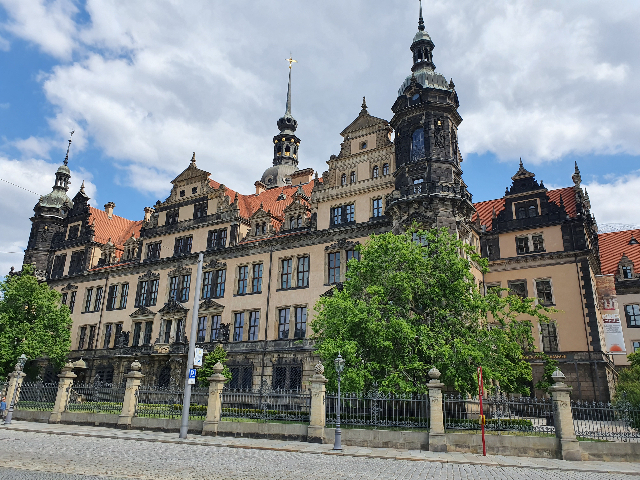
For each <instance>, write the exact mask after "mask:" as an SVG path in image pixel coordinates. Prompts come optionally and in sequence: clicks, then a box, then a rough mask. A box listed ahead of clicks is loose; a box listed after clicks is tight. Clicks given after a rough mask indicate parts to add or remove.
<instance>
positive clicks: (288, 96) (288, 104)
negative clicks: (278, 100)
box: [285, 54, 298, 115]
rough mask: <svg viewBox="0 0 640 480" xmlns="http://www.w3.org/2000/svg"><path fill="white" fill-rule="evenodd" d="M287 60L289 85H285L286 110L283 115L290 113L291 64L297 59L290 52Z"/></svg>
mask: <svg viewBox="0 0 640 480" xmlns="http://www.w3.org/2000/svg"><path fill="white" fill-rule="evenodd" d="M287 62H289V86H288V87H287V111H286V112H285V115H291V65H292V64H294V63H298V61H297V60H294V59H293V57H292V56H291V54H289V58H287Z"/></svg>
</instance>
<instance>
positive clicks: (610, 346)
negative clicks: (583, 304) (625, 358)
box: [602, 313, 627, 355]
mask: <svg viewBox="0 0 640 480" xmlns="http://www.w3.org/2000/svg"><path fill="white" fill-rule="evenodd" d="M602 323H603V324H604V342H605V344H606V346H607V351H608V352H609V353H610V354H612V355H620V354H626V353H627V349H626V348H625V346H624V335H623V334H622V322H621V321H620V315H618V314H617V313H605V314H604V315H602Z"/></svg>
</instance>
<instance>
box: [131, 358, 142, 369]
mask: <svg viewBox="0 0 640 480" xmlns="http://www.w3.org/2000/svg"><path fill="white" fill-rule="evenodd" d="M141 368H142V364H141V363H140V362H139V361H138V360H134V361H133V363H131V371H132V372H139V371H140V369H141Z"/></svg>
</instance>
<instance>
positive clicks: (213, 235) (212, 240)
mask: <svg viewBox="0 0 640 480" xmlns="http://www.w3.org/2000/svg"><path fill="white" fill-rule="evenodd" d="M217 247H218V230H209V233H208V234H207V249H209V248H217Z"/></svg>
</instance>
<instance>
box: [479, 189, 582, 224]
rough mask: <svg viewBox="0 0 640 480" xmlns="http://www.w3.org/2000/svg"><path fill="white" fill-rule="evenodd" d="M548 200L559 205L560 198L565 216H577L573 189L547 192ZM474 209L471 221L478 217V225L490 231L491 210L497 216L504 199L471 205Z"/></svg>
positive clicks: (502, 207) (502, 208)
mask: <svg viewBox="0 0 640 480" xmlns="http://www.w3.org/2000/svg"><path fill="white" fill-rule="evenodd" d="M547 194H548V195H549V200H550V201H552V202H553V203H555V204H557V205H560V197H561V196H562V201H563V202H564V208H565V209H566V210H567V214H569V216H571V217H575V216H576V215H577V211H576V195H575V191H574V190H573V187H565V188H558V189H557V190H549V191H548V192H547ZM473 206H474V207H476V213H474V214H473V216H472V217H471V220H472V221H474V222H475V221H476V218H477V217H478V215H480V223H481V224H482V225H486V226H487V231H489V230H491V227H492V225H491V223H492V222H491V219H492V215H493V209H494V208H495V210H496V215H498V214H499V213H500V212H501V211H502V210H504V198H497V199H495V200H487V201H486V202H478V203H474V204H473Z"/></svg>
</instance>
